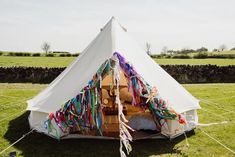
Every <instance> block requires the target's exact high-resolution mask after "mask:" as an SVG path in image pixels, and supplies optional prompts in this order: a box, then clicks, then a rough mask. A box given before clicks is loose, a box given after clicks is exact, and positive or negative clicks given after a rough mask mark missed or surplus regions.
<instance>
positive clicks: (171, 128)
mask: <svg viewBox="0 0 235 157" xmlns="http://www.w3.org/2000/svg"><path fill="white" fill-rule="evenodd" d="M120 56H122V57H123V58H125V61H126V62H125V64H126V65H129V64H130V65H131V66H133V67H134V71H135V72H136V74H138V76H139V79H143V80H144V82H146V84H148V86H150V87H156V88H157V92H158V93H159V94H160V95H161V97H162V98H164V100H167V104H169V107H170V108H172V109H174V111H175V112H177V113H179V114H181V115H184V117H185V119H186V121H187V124H186V125H184V126H183V127H180V126H181V125H180V124H179V122H178V121H177V120H165V123H164V125H162V127H161V130H160V132H159V133H158V135H164V136H165V137H170V138H173V137H175V136H178V135H180V134H182V133H183V132H184V131H189V130H191V129H193V128H195V127H196V125H197V123H198V117H197V112H196V110H197V109H199V108H200V106H199V101H198V100H197V99H196V98H194V97H193V96H192V95H191V94H190V93H189V92H188V91H186V90H185V89H184V88H183V86H181V85H180V84H179V83H178V82H177V81H176V80H175V79H174V78H172V77H171V76H170V75H169V74H168V73H167V72H165V71H164V70H163V69H162V68H161V67H160V66H159V65H158V64H157V63H156V62H155V61H153V60H152V59H151V57H150V56H148V55H147V53H146V52H145V51H144V50H143V49H142V48H140V47H139V46H138V44H136V42H135V41H134V40H133V39H132V38H131V37H130V36H129V35H128V32H127V30H126V29H125V28H124V27H122V26H121V25H120V24H119V23H118V22H117V20H116V19H115V18H111V20H110V21H109V22H108V23H107V24H106V25H105V26H104V27H103V28H102V29H101V31H100V33H99V34H98V35H97V36H96V38H95V39H94V40H93V41H92V42H91V43H90V44H89V45H88V46H87V48H86V49H85V50H84V51H83V52H82V53H81V55H80V56H79V57H78V58H77V59H76V60H75V61H74V62H73V63H72V64H71V65H70V66H68V67H67V68H66V69H65V70H64V71H63V72H62V73H61V74H60V75H59V76H58V77H57V78H56V79H55V80H54V81H53V82H52V83H50V84H49V86H48V87H47V88H46V89H44V90H43V91H42V92H40V93H39V94H38V95H37V96H35V97H34V98H33V99H31V100H29V101H28V108H27V109H28V110H30V111H31V112H30V116H29V123H30V127H32V128H36V130H37V131H38V132H42V133H45V134H47V135H50V136H53V135H52V134H50V133H48V129H46V128H45V127H44V122H45V121H46V120H47V119H48V115H49V114H50V113H53V112H55V111H57V110H58V109H60V108H61V105H63V104H64V103H65V102H68V100H72V99H73V98H74V97H75V96H76V95H78V93H81V91H84V87H86V86H87V84H88V83H89V81H90V80H91V79H92V78H94V75H95V74H96V73H97V71H98V70H99V68H100V67H102V65H104V63H106V62H107V61H108V60H110V59H111V60H115V57H116V59H117V58H118V57H119V58H118V59H120ZM113 57H114V59H113ZM119 62H120V60H119ZM118 66H119V65H118ZM111 67H112V66H111ZM119 68H120V67H119ZM132 70H133V69H132ZM113 71H114V73H115V70H113ZM119 72H120V73H119ZM122 72H123V73H124V74H122ZM114 73H111V74H112V75H113V74H114ZM118 73H119V74H120V75H118V77H119V80H120V82H117V79H116V81H115V80H114V81H113V76H112V75H111V76H110V74H108V75H105V76H104V77H103V78H101V79H102V81H103V82H102V85H100V89H102V93H103V95H102V96H103V97H102V96H101V98H102V102H103V103H105V100H104V99H106V98H104V97H105V95H106V96H107V100H106V103H107V104H108V103H109V102H110V101H109V100H108V98H110V97H112V94H113V95H115V96H116V95H117V93H118V96H119V97H121V98H120V99H121V102H122V103H125V101H122V97H123V99H126V102H128V101H127V100H129V101H131V100H130V99H131V98H130V97H131V95H132V94H133V93H131V92H130V91H129V90H126V89H127V88H125V86H128V81H126V77H127V76H126V73H125V69H122V67H121V68H120V69H119V71H118ZM109 77H111V78H109ZM107 82H108V83H107ZM110 82H113V83H114V84H113V86H115V90H114V91H112V92H113V93H110V90H109V89H107V90H106V89H105V86H106V88H108V87H109V84H110ZM115 83H118V84H115ZM116 86H120V88H119V87H118V88H117V89H116ZM122 87H123V88H122ZM122 91H125V92H122ZM96 92H97V91H96ZM105 93H106V94H105ZM110 94H111V96H110ZM119 97H118V98H119ZM112 103H113V102H112ZM116 103H117V102H116ZM130 103H131V102H130ZM117 104H118V103H117ZM65 105H66V104H65ZM119 107H120V106H118V109H117V110H118V113H120V111H119V110H120V108H119ZM126 108H127V109H126ZM126 108H125V106H124V109H123V110H122V108H121V111H122V112H124V111H125V110H127V113H126V116H127V117H128V116H129V113H128V109H130V110H131V112H135V111H136V113H140V111H141V109H139V110H138V109H137V110H136V109H135V107H133V106H132V105H126ZM101 112H102V111H101ZM118 115H119V114H118ZM130 116H131V115H130ZM134 116H136V114H133V116H132V118H133V117H134ZM107 117H108V116H107ZM107 117H106V118H104V120H105V121H112V120H114V119H115V118H114V119H112V118H110V119H108V118H107ZM119 118H120V117H116V120H117V123H120V119H119ZM128 119H131V117H129V118H128ZM140 120H141V118H140ZM134 121H138V118H135V119H134ZM134 121H133V123H134ZM52 123H53V125H54V126H55V127H54V129H55V130H56V131H58V132H59V134H60V135H59V136H60V137H63V138H69V137H71V138H73V137H91V135H89V134H86V135H81V134H66V136H62V134H63V133H62V132H61V130H60V128H59V127H58V126H56V124H55V122H52ZM95 123H98V122H97V121H96V122H95ZM110 124H111V123H110ZM149 124H150V123H149ZM153 124H154V123H153ZM124 125H125V124H124ZM136 125H138V124H137V123H135V124H133V126H134V127H136ZM119 127H120V125H119ZM126 127H128V126H126ZM111 128H112V127H111ZM114 128H115V127H114ZM137 128H138V126H137ZM92 137H96V138H105V136H93V135H92ZM151 137H157V136H151Z"/></svg>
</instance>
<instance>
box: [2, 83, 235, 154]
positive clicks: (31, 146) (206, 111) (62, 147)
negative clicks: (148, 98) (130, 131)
mask: <svg viewBox="0 0 235 157" xmlns="http://www.w3.org/2000/svg"><path fill="white" fill-rule="evenodd" d="M45 87H46V85H45V84H44V85H40V84H7V83H0V151H2V150H3V149H4V148H6V147H7V146H9V145H10V144H12V143H13V142H14V141H16V140H17V139H19V138H20V137H21V136H22V135H23V134H25V133H26V132H28V131H29V126H28V119H27V118H28V113H26V112H25V108H26V100H28V99H30V98H32V97H33V96H35V95H36V94H37V93H38V92H39V91H40V90H42V89H43V88H45ZM184 87H186V89H188V90H189V91H190V92H191V93H192V94H193V95H194V96H195V97H196V98H198V99H204V100H205V99H206V100H207V101H212V103H211V104H205V103H203V102H201V103H200V104H201V107H202V109H201V110H198V115H199V122H200V123H206V124H208V123H216V122H218V123H220V122H224V121H227V123H225V122H224V124H222V125H211V126H199V127H198V128H197V129H195V134H193V133H191V136H188V138H187V139H188V143H189V146H188V147H187V145H186V141H185V138H184V136H180V137H178V138H176V139H173V140H140V141H134V142H132V146H133V151H132V152H131V153H130V156H129V157H150V156H151V157H155V156H159V157H168V156H174V157H180V156H185V157H186V156H189V157H191V156H196V157H201V156H202V157H210V156H214V157H215V156H221V157H222V156H223V157H230V156H233V154H232V153H230V152H229V151H228V150H226V149H225V148H223V147H222V146H221V145H219V144H218V143H216V142H215V141H213V140H212V139H210V138H209V137H208V136H206V135H205V134H204V133H203V132H202V131H201V130H200V129H202V130H204V131H205V132H207V133H208V134H209V135H211V136H212V137H214V138H216V139H217V140H219V141H220V142H222V143H223V144H224V145H226V146H227V147H229V148H231V149H232V150H233V151H235V138H234V137H235V125H234V123H235V112H234V110H235V99H234V97H235V84H234V83H231V84H190V85H184ZM118 148H119V141H117V140H89V139H73V140H62V141H57V140H55V139H52V138H50V137H48V136H46V135H43V134H39V133H35V132H34V133H32V134H30V135H28V136H26V137H25V138H24V139H23V140H22V141H20V142H19V143H18V144H16V145H15V146H13V147H11V148H10V149H9V150H7V151H6V152H5V153H4V154H2V156H5V157H7V156H9V152H11V151H16V153H17V156H18V157H32V156H33V157H42V156H45V157H61V156H69V157H78V156H84V157H91V156H97V157H106V156H107V157H115V156H119V152H118Z"/></svg>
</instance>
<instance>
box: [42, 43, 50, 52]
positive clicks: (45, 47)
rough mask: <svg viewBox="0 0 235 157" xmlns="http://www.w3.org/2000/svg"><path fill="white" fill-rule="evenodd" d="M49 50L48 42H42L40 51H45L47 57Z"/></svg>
mask: <svg viewBox="0 0 235 157" xmlns="http://www.w3.org/2000/svg"><path fill="white" fill-rule="evenodd" d="M50 48H51V45H50V44H49V43H48V42H44V43H43V44H42V50H43V51H45V53H46V55H47V53H48V51H49V50H50Z"/></svg>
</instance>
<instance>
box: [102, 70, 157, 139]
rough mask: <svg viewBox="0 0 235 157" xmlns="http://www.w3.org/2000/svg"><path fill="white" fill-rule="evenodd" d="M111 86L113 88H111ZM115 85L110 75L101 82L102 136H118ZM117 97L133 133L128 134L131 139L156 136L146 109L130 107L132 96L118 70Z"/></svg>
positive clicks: (136, 106)
mask: <svg viewBox="0 0 235 157" xmlns="http://www.w3.org/2000/svg"><path fill="white" fill-rule="evenodd" d="M111 84H113V88H112V87H111ZM116 93H117V91H116V83H115V82H113V76H112V73H110V74H109V75H107V76H105V77H104V79H103V81H102V100H103V104H104V108H103V113H104V131H103V132H104V133H103V135H104V136H108V137H109V136H111V137H117V138H118V136H119V122H118V105H117V104H116V103H115V98H116ZM119 95H120V100H121V103H122V105H123V113H124V115H125V117H126V119H127V120H128V125H129V126H130V127H131V128H133V129H134V130H135V131H134V132H132V131H131V132H130V133H131V135H132V137H133V139H139V138H145V137H149V136H152V135H156V134H158V133H159V132H160V131H157V129H156V128H157V127H156V124H155V122H154V119H153V116H152V114H151V113H150V111H149V110H148V109H143V108H141V107H140V106H139V105H135V106H133V105H132V94H131V92H130V91H129V90H128V84H127V79H126V77H125V75H124V73H123V72H122V70H120V83H119Z"/></svg>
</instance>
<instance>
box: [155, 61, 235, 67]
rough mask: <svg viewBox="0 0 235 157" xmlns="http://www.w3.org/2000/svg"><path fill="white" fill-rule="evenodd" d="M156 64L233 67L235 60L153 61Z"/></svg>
mask: <svg viewBox="0 0 235 157" xmlns="http://www.w3.org/2000/svg"><path fill="white" fill-rule="evenodd" d="M155 61H156V62H157V63H158V64H162V65H167V64H170V65H179V64H189V65H206V64H211V65H218V66H227V65H235V59H155Z"/></svg>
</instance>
